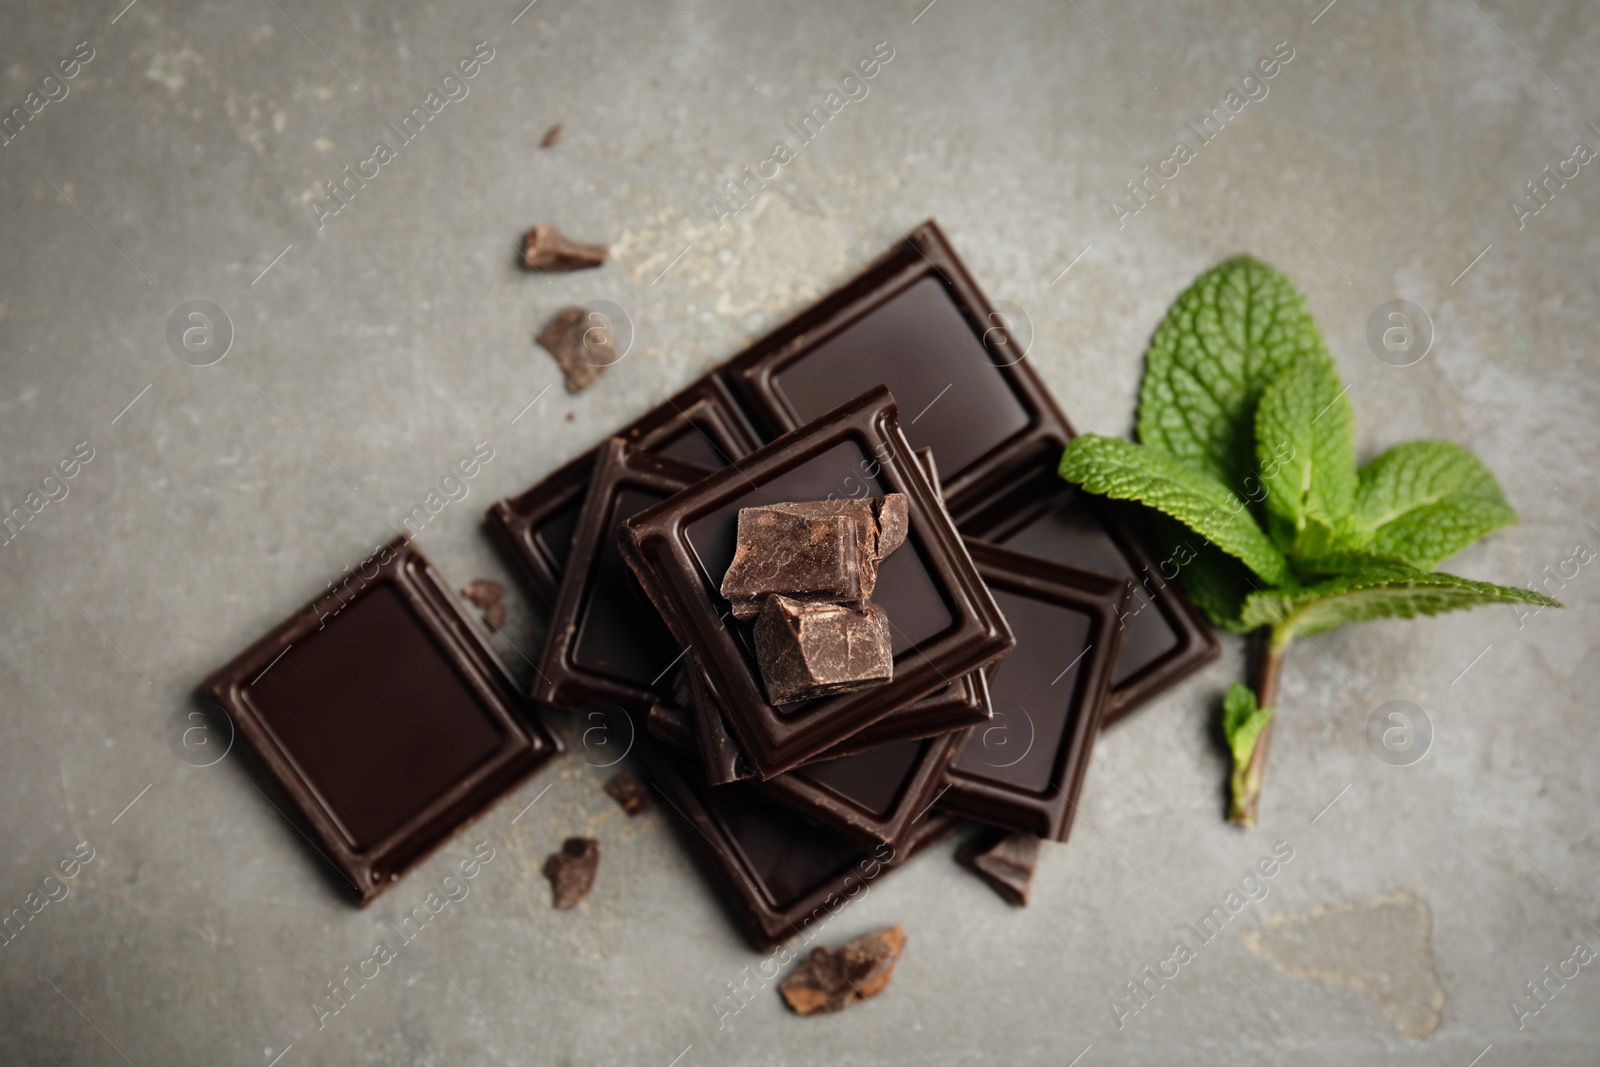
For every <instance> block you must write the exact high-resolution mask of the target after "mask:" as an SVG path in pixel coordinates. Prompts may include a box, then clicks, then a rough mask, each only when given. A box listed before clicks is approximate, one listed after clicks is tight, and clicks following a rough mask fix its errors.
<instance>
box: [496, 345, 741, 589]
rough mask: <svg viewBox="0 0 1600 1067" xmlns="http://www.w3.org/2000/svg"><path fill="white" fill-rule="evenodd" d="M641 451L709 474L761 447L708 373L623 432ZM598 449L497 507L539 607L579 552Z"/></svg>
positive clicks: (505, 538)
mask: <svg viewBox="0 0 1600 1067" xmlns="http://www.w3.org/2000/svg"><path fill="white" fill-rule="evenodd" d="M613 436H615V437H620V438H622V439H623V440H624V441H626V442H628V443H629V444H630V445H633V446H635V447H638V448H642V449H645V450H646V451H652V452H658V453H660V454H662V455H666V456H671V457H672V458H674V459H678V460H682V461H683V462H685V463H689V464H693V465H695V466H697V467H699V468H701V469H702V470H706V471H711V470H716V469H718V468H720V467H723V466H726V465H727V464H728V463H731V462H733V461H734V460H736V459H738V458H739V457H741V456H743V455H745V454H746V453H748V452H749V451H750V450H751V449H753V448H755V447H756V445H758V444H759V443H760V441H759V440H758V439H757V435H756V431H755V429H754V428H753V427H752V426H751V424H750V420H749V418H748V417H747V416H746V415H745V413H744V410H743V409H742V408H741V407H740V405H739V403H738V402H737V401H736V400H734V399H733V396H732V395H731V394H730V393H729V392H728V390H727V388H726V387H725V386H724V385H723V384H722V382H721V380H720V379H719V378H718V377H717V376H716V375H711V374H708V375H706V376H705V377H702V378H700V379H699V380H698V381H696V382H694V383H693V384H691V385H690V386H688V387H687V388H685V389H683V390H682V391H680V392H679V393H677V394H676V395H674V396H671V397H667V398H665V399H663V401H662V402H661V403H660V404H658V405H656V406H655V407H654V408H651V409H650V410H649V411H647V412H645V413H644V414H643V415H641V416H639V417H638V418H637V419H634V420H633V421H632V422H630V423H628V425H626V426H624V427H623V428H622V429H620V430H618V431H617V432H616V434H614V435H613ZM601 447H602V446H600V445H597V446H596V447H594V448H591V449H589V450H588V451H587V452H584V453H582V454H581V455H578V456H576V457H574V458H573V459H571V460H569V461H567V462H566V463H565V464H563V465H562V466H560V467H558V468H556V470H555V471H553V472H552V473H551V474H549V475H547V476H546V477H545V478H543V479H542V480H541V481H539V482H538V483H537V484H535V485H534V486H532V487H531V488H529V489H527V490H525V491H524V492H522V493H521V494H519V495H518V496H514V497H507V498H506V499H504V500H499V501H496V502H495V503H494V504H493V505H491V506H490V508H489V511H488V522H489V525H490V527H491V528H493V529H494V530H495V531H496V532H497V533H498V534H499V535H500V538H501V541H502V543H503V544H504V545H505V546H506V548H507V550H508V551H509V552H510V554H511V558H512V560H513V561H514V562H515V563H516V565H517V569H518V570H520V571H521V572H522V574H523V577H525V578H526V579H527V580H528V585H529V588H530V590H531V592H532V594H533V599H534V602H535V603H537V604H540V605H542V606H544V607H547V608H548V607H551V606H552V605H554V604H555V601H556V597H557V595H558V594H559V592H560V589H561V576H562V574H563V572H564V571H565V570H566V564H567V556H568V555H569V554H570V552H571V550H572V535H573V533H574V532H575V531H576V529H577V525H578V517H579V515H580V514H581V513H582V511H583V501H584V498H585V495H586V494H587V491H588V486H589V479H590V478H591V477H592V475H593V473H594V464H595V461H596V460H597V459H598V457H599V453H600V448H601Z"/></svg>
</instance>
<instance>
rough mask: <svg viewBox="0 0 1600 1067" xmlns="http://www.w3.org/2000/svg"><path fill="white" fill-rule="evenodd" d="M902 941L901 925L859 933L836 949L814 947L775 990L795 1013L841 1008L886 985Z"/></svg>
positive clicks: (904, 941)
mask: <svg viewBox="0 0 1600 1067" xmlns="http://www.w3.org/2000/svg"><path fill="white" fill-rule="evenodd" d="M905 943H906V932H905V929H904V927H901V926H891V927H889V928H888V929H887V930H879V931H877V932H876V933H872V934H867V935H866V936H864V937H858V938H856V939H855V940H854V941H851V942H849V943H848V944H846V945H845V946H844V947H843V948H841V949H839V951H837V952H830V951H829V950H827V949H825V948H820V947H819V948H814V949H812V950H811V955H810V956H808V957H807V958H806V961H805V962H804V963H802V964H801V965H800V966H799V967H797V968H795V970H794V972H793V973H792V974H790V975H789V977H787V978H785V979H784V980H783V981H781V982H779V983H778V992H779V993H781V994H782V995H783V999H784V1001H785V1002H787V1003H788V1005H789V1007H790V1008H792V1009H793V1010H794V1013H795V1014H796V1015H817V1014H820V1013H822V1012H830V1011H842V1010H843V1009H845V1008H848V1007H849V1006H850V1005H852V1004H854V1003H855V1002H856V1001H858V1000H865V999H866V998H868V997H875V996H877V995H878V994H879V993H881V992H883V991H884V990H885V989H886V988H888V986H889V979H890V978H891V977H892V976H893V975H894V965H895V964H896V963H897V962H898V961H899V959H900V950H901V949H903V948H904V947H905Z"/></svg>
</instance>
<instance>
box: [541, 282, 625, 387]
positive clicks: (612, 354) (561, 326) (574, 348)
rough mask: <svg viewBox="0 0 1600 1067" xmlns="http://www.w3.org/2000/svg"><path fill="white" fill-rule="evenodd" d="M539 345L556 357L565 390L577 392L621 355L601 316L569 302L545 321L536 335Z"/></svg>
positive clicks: (590, 383)
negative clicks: (565, 382) (542, 327)
mask: <svg viewBox="0 0 1600 1067" xmlns="http://www.w3.org/2000/svg"><path fill="white" fill-rule="evenodd" d="M536 340H537V341H538V342H539V347H540V348H543V349H544V350H545V351H546V352H548V353H550V354H551V355H552V356H554V357H555V361H556V363H558V364H560V366H561V374H562V376H563V377H564V378H566V380H567V392H569V393H579V392H582V391H583V390H584V389H587V388H588V387H589V386H590V385H592V384H593V383H594V380H595V379H596V378H598V377H600V375H601V374H604V373H605V371H606V370H607V369H608V368H609V367H610V366H611V365H612V364H613V363H616V362H617V360H619V359H621V358H622V357H621V356H620V355H619V354H618V353H617V341H616V338H615V337H613V336H612V334H611V327H610V326H608V325H606V323H605V321H604V319H602V318H601V317H600V316H599V315H596V314H594V313H592V312H588V311H585V310H584V309H583V308H581V307H578V306H577V305H576V304H570V305H568V306H567V307H564V308H562V309H561V310H560V311H559V312H557V313H556V316H555V318H553V319H551V320H550V321H549V322H548V323H546V324H545V328H544V330H543V331H542V332H541V333H540V334H539V336H538V337H537V338H536Z"/></svg>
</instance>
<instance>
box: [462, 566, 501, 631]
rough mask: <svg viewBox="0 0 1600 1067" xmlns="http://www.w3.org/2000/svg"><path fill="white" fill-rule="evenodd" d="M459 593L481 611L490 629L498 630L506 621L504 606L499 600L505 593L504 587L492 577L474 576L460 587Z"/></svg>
mask: <svg viewBox="0 0 1600 1067" xmlns="http://www.w3.org/2000/svg"><path fill="white" fill-rule="evenodd" d="M461 595H462V596H464V597H466V598H467V599H468V600H469V601H471V602H472V606H473V607H475V608H477V609H478V610H479V611H481V612H483V617H484V620H485V621H486V622H488V624H489V627H490V629H493V630H498V629H500V627H502V626H504V625H505V622H506V606H505V605H504V604H502V603H501V602H500V600H501V598H502V597H504V596H505V595H506V587H505V586H503V585H501V584H500V583H499V582H497V581H495V580H494V579H493V578H475V579H473V580H472V581H470V582H468V583H467V584H466V585H465V586H463V587H462V589H461Z"/></svg>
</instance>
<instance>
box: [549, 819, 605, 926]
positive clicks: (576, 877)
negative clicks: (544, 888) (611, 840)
mask: <svg viewBox="0 0 1600 1067" xmlns="http://www.w3.org/2000/svg"><path fill="white" fill-rule="evenodd" d="M599 869H600V842H598V841H596V840H595V839H594V838H592V837H569V838H567V839H566V840H565V841H563V842H561V851H560V852H552V853H550V855H549V856H548V857H546V859H545V861H544V876H545V877H546V878H547V879H549V880H550V894H551V904H552V905H554V906H555V907H556V908H557V909H559V910H561V911H566V910H567V909H569V908H576V907H577V906H578V905H579V904H580V903H581V902H582V901H583V898H584V897H586V896H588V895H589V890H591V889H593V888H594V876H595V872H596V871H598V870H599Z"/></svg>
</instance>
